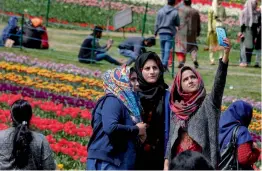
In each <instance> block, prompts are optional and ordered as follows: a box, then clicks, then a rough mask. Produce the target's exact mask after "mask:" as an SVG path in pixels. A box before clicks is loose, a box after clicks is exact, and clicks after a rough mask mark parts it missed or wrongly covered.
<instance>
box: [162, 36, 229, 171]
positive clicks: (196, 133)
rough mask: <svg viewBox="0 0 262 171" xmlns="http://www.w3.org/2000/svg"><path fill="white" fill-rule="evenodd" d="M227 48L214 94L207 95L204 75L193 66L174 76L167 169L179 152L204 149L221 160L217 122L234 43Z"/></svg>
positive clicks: (214, 159) (215, 161)
mask: <svg viewBox="0 0 262 171" xmlns="http://www.w3.org/2000/svg"><path fill="white" fill-rule="evenodd" d="M224 43H226V44H227V45H228V46H227V47H224V55H223V58H222V59H219V66H218V69H217V73H216V76H215V81H214V85H213V88H212V90H211V93H210V94H209V95H206V90H205V87H204V83H203V80H202V77H201V76H200V75H199V73H198V72H197V71H196V70H194V69H193V68H191V67H188V66H184V67H183V68H181V69H180V70H179V71H178V73H177V74H176V77H175V79H174V83H173V87H172V89H171V95H170V108H171V110H172V114H171V119H170V135H169V143H168V148H167V152H166V156H165V158H166V160H165V169H168V161H171V160H172V159H173V158H174V157H176V156H177V155H178V154H179V153H181V152H183V151H186V150H192V151H197V152H201V153H202V154H203V155H204V156H205V157H206V158H207V159H208V160H209V162H210V163H211V164H212V165H213V167H214V168H216V167H217V164H218V160H219V143H218V121H219V117H220V113H221V111H220V107H221V103H222V97H223V92H224V87H225V84H226V76H227V68H228V57H229V52H230V49H231V44H230V41H229V40H228V39H224Z"/></svg>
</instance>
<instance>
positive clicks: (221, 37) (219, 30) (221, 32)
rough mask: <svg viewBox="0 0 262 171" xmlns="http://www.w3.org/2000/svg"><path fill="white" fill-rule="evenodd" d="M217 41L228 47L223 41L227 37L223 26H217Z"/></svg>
mask: <svg viewBox="0 0 262 171" xmlns="http://www.w3.org/2000/svg"><path fill="white" fill-rule="evenodd" d="M216 32H217V41H218V44H219V45H220V46H223V47H228V44H226V43H225V42H224V40H225V39H227V35H226V30H225V29H224V28H223V27H217V28H216Z"/></svg>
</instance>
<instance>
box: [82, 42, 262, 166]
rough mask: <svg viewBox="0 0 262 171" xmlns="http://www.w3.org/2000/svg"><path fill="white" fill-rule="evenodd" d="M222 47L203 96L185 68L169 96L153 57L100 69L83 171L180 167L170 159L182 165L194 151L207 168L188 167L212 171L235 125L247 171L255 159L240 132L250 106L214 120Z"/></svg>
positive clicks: (222, 73)
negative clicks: (100, 90) (101, 86)
mask: <svg viewBox="0 0 262 171" xmlns="http://www.w3.org/2000/svg"><path fill="white" fill-rule="evenodd" d="M224 42H225V43H226V44H227V45H228V47H225V48H224V52H223V56H222V58H221V59H219V61H218V63H219V65H218V69H217V73H216V76H215V81H214V85H213V88H212V90H211V93H210V94H209V95H207V94H206V90H205V87H204V83H203V80H202V77H201V76H200V74H199V73H198V72H197V71H196V70H195V69H193V68H191V67H189V66H183V67H182V68H181V69H180V70H179V72H178V73H177V74H176V76H175V79H174V82H173V86H172V87H171V89H170V91H169V86H168V85H167V84H166V83H165V81H164V77H163V74H164V71H165V68H164V66H163V64H162V62H161V60H160V58H159V57H158V55H157V54H156V53H154V52H145V53H142V54H141V55H139V56H138V58H137V59H136V61H135V65H134V67H132V68H129V67H127V66H126V65H123V66H121V67H117V68H115V69H113V70H109V71H107V72H106V73H105V74H104V76H103V81H104V87H105V93H106V95H105V96H103V97H102V98H101V99H100V100H99V101H98V102H97V105H96V107H95V109H94V110H93V113H92V128H93V134H92V136H91V138H90V140H89V143H88V149H87V150H88V158H87V169H88V170H130V169H131V170H132V169H138V170H163V169H165V170H168V169H174V168H176V169H179V168H178V166H179V160H178V159H177V157H179V158H184V160H185V161H184V162H186V160H192V158H190V156H191V157H193V156H195V153H197V155H199V156H201V157H202V159H203V160H201V161H205V163H206V165H203V166H202V167H195V169H196V168H198V169H200V170H203V169H205V168H209V169H210V168H213V169H218V164H219V162H220V152H222V151H223V150H224V148H225V147H226V146H227V144H228V142H229V141H228V140H230V137H231V136H232V130H233V129H234V128H235V126H236V125H239V126H240V127H241V131H239V134H238V139H239V141H238V147H239V149H240V151H241V150H243V149H245V150H247V151H248V152H247V153H243V151H242V152H240V153H239V156H238V157H240V158H241V159H239V162H240V164H241V167H242V168H250V167H251V165H252V164H253V163H254V162H255V161H257V159H258V157H259V155H260V152H259V150H258V149H257V148H255V147H253V144H252V138H251V136H250V133H249V132H248V129H247V127H248V125H249V123H250V121H251V118H252V107H251V106H250V105H248V104H247V103H245V102H243V101H238V102H236V103H234V104H233V105H232V107H229V109H228V111H226V112H225V113H224V114H223V115H222V116H221V110H220V109H221V103H222V97H223V92H224V87H225V83H226V76H227V68H228V60H229V52H230V49H231V44H230V42H229V40H228V39H225V40H224ZM250 107H251V110H250ZM231 108H234V110H232V109H231ZM239 111H241V112H239ZM220 116H221V117H220ZM229 118H230V119H229ZM247 119H248V120H247ZM219 120H220V123H219ZM243 144H244V145H243ZM242 145H243V146H242ZM244 146H245V147H244ZM181 155H184V156H181ZM185 155H188V158H186V157H185ZM199 156H198V157H196V158H199ZM201 157H200V158H201ZM250 158H252V161H250V160H249V159H250ZM201 161H200V160H199V162H200V163H201ZM180 162H181V161H180ZM193 163H195V164H196V165H198V166H199V165H200V166H201V164H203V163H201V164H199V163H198V164H197V163H196V161H194V162H192V163H191V165H193ZM189 165H190V163H189ZM180 166H181V167H184V169H189V168H191V169H192V167H191V166H188V167H186V168H185V166H182V165H180ZM181 167H180V169H183V168H181Z"/></svg>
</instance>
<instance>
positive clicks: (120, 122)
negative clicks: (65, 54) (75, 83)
mask: <svg viewBox="0 0 262 171" xmlns="http://www.w3.org/2000/svg"><path fill="white" fill-rule="evenodd" d="M103 82H104V87H105V93H106V95H105V96H103V97H102V98H100V99H99V100H98V102H97V104H96V106H95V108H94V110H93V113H92V122H91V126H92V128H93V134H92V136H91V138H90V140H89V143H88V146H87V150H88V158H87V169H88V170H132V169H134V167H135V160H136V143H137V142H138V140H139V139H140V141H141V142H140V143H143V142H144V141H145V138H146V124H145V123H142V122H141V121H142V119H141V116H140V111H141V107H140V105H139V101H138V99H137V97H136V94H135V93H134V91H133V90H134V87H133V86H131V85H132V82H130V71H129V68H127V67H126V66H122V67H118V68H115V69H113V70H108V71H107V72H106V73H105V74H104V75H103Z"/></svg>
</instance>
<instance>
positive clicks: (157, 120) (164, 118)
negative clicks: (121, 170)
mask: <svg viewBox="0 0 262 171" xmlns="http://www.w3.org/2000/svg"><path fill="white" fill-rule="evenodd" d="M135 69H136V72H137V77H138V83H139V88H140V90H139V91H138V95H139V98H140V102H141V105H142V108H143V112H142V114H141V117H142V121H143V122H144V123H146V124H147V129H146V133H147V138H146V140H145V143H144V144H143V145H142V146H141V147H140V148H139V149H138V152H137V163H136V169H137V170H163V164H164V155H165V151H166V146H167V142H168V136H169V134H168V133H169V120H170V108H169V102H168V100H169V96H170V93H169V91H168V90H167V89H168V85H167V84H166V83H165V81H164V67H163V65H162V63H161V60H160V58H159V57H158V55H157V54H156V53H154V52H146V53H143V54H141V55H140V56H139V57H138V58H137V60H136V63H135Z"/></svg>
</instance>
